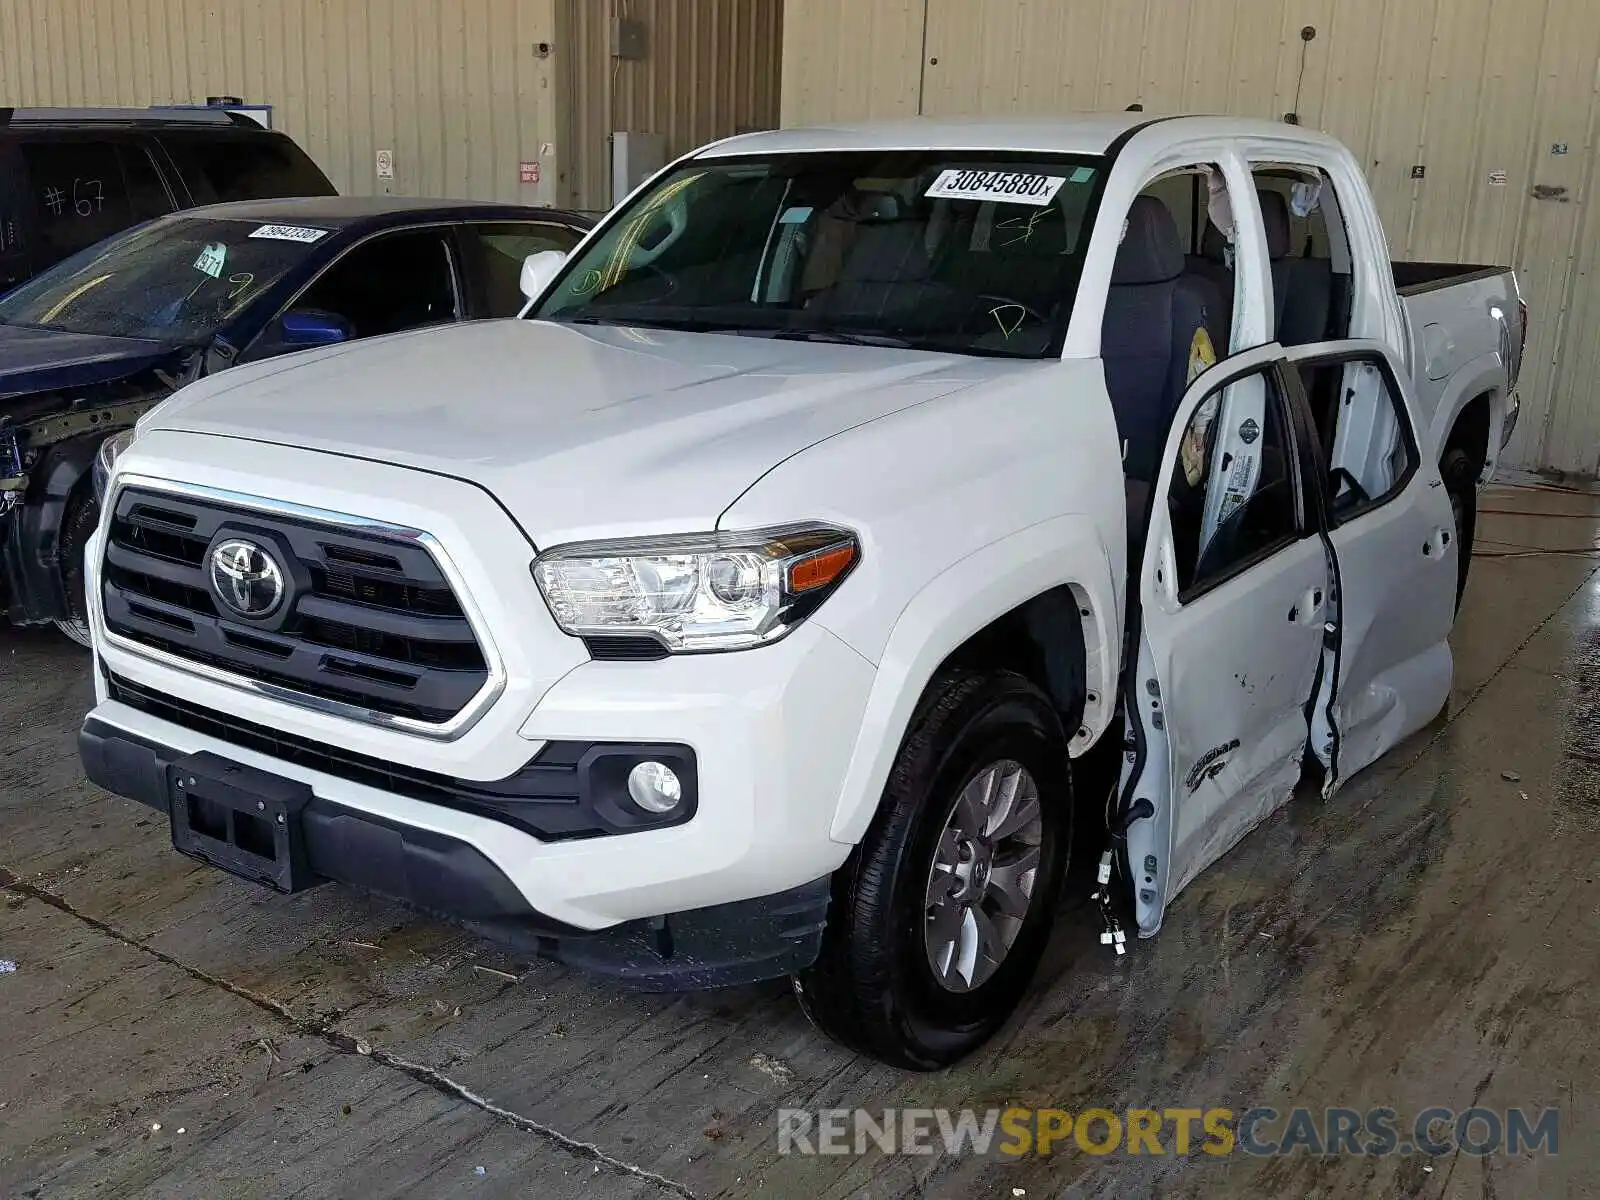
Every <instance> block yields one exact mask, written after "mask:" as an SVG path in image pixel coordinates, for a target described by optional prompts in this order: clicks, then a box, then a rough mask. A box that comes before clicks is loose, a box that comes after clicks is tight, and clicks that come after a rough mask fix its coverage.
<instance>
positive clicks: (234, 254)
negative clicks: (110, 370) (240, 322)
mask: <svg viewBox="0 0 1600 1200" xmlns="http://www.w3.org/2000/svg"><path fill="white" fill-rule="evenodd" d="M328 232H329V231H327V230H324V229H312V228H309V227H304V226H298V225H295V226H289V225H264V224H262V223H261V222H260V221H230V220H211V219H206V218H194V217H183V216H178V217H171V218H166V219H163V220H160V221H155V222H152V223H151V224H149V225H144V226H141V227H140V228H138V229H135V230H132V231H130V232H128V233H126V234H124V235H122V236H121V237H118V238H113V239H111V240H109V241H105V242H101V243H100V244H99V245H96V246H91V247H90V248H89V249H87V250H84V251H82V252H81V253H79V254H76V255H74V256H73V257H71V258H69V259H67V260H66V261H65V262H61V263H58V264H57V265H56V266H54V267H52V268H50V269H49V270H48V271H45V272H43V273H42V274H40V275H39V276H37V277H36V278H34V279H33V280H32V281H31V282H30V283H26V284H24V285H23V286H22V287H20V288H18V289H17V290H16V291H14V292H12V293H11V294H10V295H8V296H6V297H5V298H4V299H3V300H0V324H5V325H27V326H33V327H36V328H40V329H55V330H60V331H62V332H64V333H93V334H101V335H105V336H109V337H127V338H151V339H155V340H158V341H166V342H180V343H184V344H188V345H196V346H198V345H203V344H205V343H206V342H209V341H210V340H211V337H212V335H213V334H215V333H216V332H217V331H218V330H219V329H220V328H221V327H222V326H223V325H224V324H226V323H227V322H228V321H229V320H231V319H232V318H233V317H234V316H235V315H237V314H238V313H239V312H240V311H241V310H242V309H243V308H244V306H245V305H247V304H249V303H250V302H251V301H252V300H254V299H255V298H256V296H258V295H260V294H261V293H262V292H263V291H265V290H266V289H267V288H270V287H271V286H272V285H273V284H275V283H277V282H278V281H279V280H280V279H282V278H283V277H284V276H285V275H286V274H287V273H288V272H289V271H290V270H292V269H293V268H294V267H295V265H296V264H298V263H299V262H301V261H302V260H303V259H304V258H305V257H306V256H307V255H308V254H310V253H311V252H312V248H313V247H314V245H315V244H316V242H318V241H320V240H321V239H322V238H323V237H325V236H328Z"/></svg>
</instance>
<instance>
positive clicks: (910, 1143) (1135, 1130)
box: [778, 1107, 1561, 1157]
mask: <svg viewBox="0 0 1600 1200" xmlns="http://www.w3.org/2000/svg"><path fill="white" fill-rule="evenodd" d="M1560 1123H1561V1111H1560V1109H1555V1108H1546V1109H1541V1110H1539V1112H1538V1114H1537V1115H1530V1113H1529V1112H1528V1111H1526V1110H1524V1109H1520V1108H1511V1109H1506V1110H1505V1111H1504V1112H1501V1111H1499V1110H1496V1109H1491V1108H1468V1109H1462V1110H1460V1111H1459V1112H1458V1111H1457V1110H1455V1109H1452V1108H1445V1107H1434V1108H1425V1109H1423V1110H1422V1111H1421V1112H1419V1113H1418V1114H1417V1115H1416V1117H1415V1118H1414V1119H1413V1120H1411V1121H1410V1122H1409V1123H1408V1122H1404V1121H1402V1119H1401V1117H1400V1114H1399V1113H1398V1112H1397V1111H1396V1110H1394V1109H1392V1108H1369V1109H1366V1110H1364V1111H1362V1110H1357V1109H1354V1108H1325V1109H1321V1110H1320V1111H1319V1110H1316V1109H1310V1108H1293V1109H1289V1110H1288V1111H1287V1112H1279V1110H1277V1109H1275V1108H1266V1107H1261V1108H1252V1109H1248V1110H1246V1111H1245V1112H1243V1113H1242V1114H1238V1115H1237V1117H1236V1115H1235V1113H1234V1110H1232V1109H1229V1108H1204V1109H1202V1108H1167V1109H1154V1108H1130V1109H1126V1110H1122V1111H1120V1112H1113V1111H1111V1110H1110V1109H1106V1108H1086V1109H1084V1110H1082V1111H1081V1112H1077V1113H1073V1112H1071V1111H1070V1110H1068V1109H1064V1108H1006V1109H999V1108H991V1109H986V1110H983V1111H981V1112H980V1111H979V1110H976V1109H970V1108H964V1109H948V1108H886V1109H882V1110H879V1111H877V1112H871V1111H868V1110H867V1109H864V1108H817V1109H811V1108H780V1109H779V1110H778V1153H779V1154H867V1153H869V1152H871V1151H874V1150H876V1151H877V1152H879V1153H882V1154H947V1155H952V1156H954V1155H962V1154H978V1155H986V1154H1003V1155H1008V1156H1011V1157H1021V1156H1024V1155H1049V1154H1061V1153H1067V1152H1074V1151H1075V1152H1078V1153H1082V1154H1096V1155H1103V1154H1114V1153H1123V1154H1150V1155H1155V1154H1171V1155H1174V1156H1177V1157H1182V1156H1184V1155H1188V1154H1190V1153H1192V1152H1194V1151H1195V1150H1197V1149H1198V1150H1199V1151H1200V1152H1201V1153H1204V1154H1210V1155H1214V1156H1217V1157H1222V1156H1225V1155H1234V1154H1248V1155H1255V1156H1261V1157H1270V1156H1274V1155H1286V1154H1310V1155H1318V1156H1321V1155H1351V1156H1356V1157H1368V1156H1372V1157H1383V1156H1386V1155H1391V1154H1401V1155H1409V1154H1425V1155H1429V1156H1435V1157H1436V1156H1439V1155H1445V1154H1454V1153H1456V1152H1457V1151H1460V1152H1461V1153H1463V1154H1470V1155H1476V1156H1479V1157H1482V1156H1486V1155H1491V1154H1506V1155H1520V1154H1533V1153H1535V1152H1542V1153H1545V1154H1555V1153H1556V1152H1557V1144H1558V1135H1559V1133H1560Z"/></svg>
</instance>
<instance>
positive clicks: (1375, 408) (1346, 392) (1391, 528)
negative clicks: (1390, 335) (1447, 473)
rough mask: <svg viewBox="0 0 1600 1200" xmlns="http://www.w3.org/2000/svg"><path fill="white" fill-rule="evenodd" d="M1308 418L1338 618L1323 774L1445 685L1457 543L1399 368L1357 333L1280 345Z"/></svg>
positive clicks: (1443, 693) (1429, 712)
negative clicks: (1318, 464)
mask: <svg viewBox="0 0 1600 1200" xmlns="http://www.w3.org/2000/svg"><path fill="white" fill-rule="evenodd" d="M1291 359H1292V361H1293V362H1294V363H1295V364H1296V366H1297V367H1298V368H1299V370H1298V371H1297V372H1296V374H1297V376H1298V381H1299V382H1303V385H1304V387H1305V389H1306V392H1307V393H1308V400H1309V411H1311V412H1312V413H1313V414H1314V416H1315V419H1316V422H1317V426H1318V429H1317V435H1318V436H1317V440H1318V442H1319V443H1320V445H1321V453H1322V456H1323V461H1322V467H1323V473H1324V476H1325V486H1326V495H1327V504H1328V510H1329V523H1330V526H1331V528H1330V531H1329V540H1330V542H1331V543H1332V546H1333V553H1334V558H1335V561H1336V564H1337V570H1338V581H1339V588H1338V601H1337V606H1336V610H1335V612H1334V614H1333V616H1332V619H1333V621H1334V623H1335V625H1336V628H1337V637H1336V641H1335V644H1334V645H1333V646H1332V647H1330V650H1329V654H1328V662H1327V665H1326V668H1325V671H1324V679H1323V683H1322V689H1321V692H1320V694H1319V696H1318V699H1317V704H1316V712H1317V719H1316V724H1317V729H1316V734H1315V737H1314V738H1313V747H1314V749H1315V750H1316V753H1317V756H1318V757H1319V758H1320V759H1322V761H1323V765H1324V766H1330V767H1331V770H1330V772H1329V777H1328V781H1327V784H1326V786H1325V788H1324V791H1325V793H1326V794H1328V795H1331V794H1332V793H1333V791H1334V790H1335V789H1336V788H1337V787H1338V785H1339V784H1340V783H1342V782H1343V781H1344V780H1345V779H1347V778H1349V777H1350V776H1351V775H1353V774H1354V773H1355V772H1357V771H1359V770H1361V768H1363V767H1365V766H1367V765H1368V764H1370V763H1372V762H1373V761H1374V760H1376V759H1377V758H1378V757H1379V756H1380V755H1382V754H1383V753H1384V752H1385V751H1387V750H1388V749H1389V748H1390V747H1392V746H1393V745H1395V743H1397V742H1399V741H1400V740H1401V739H1402V738H1404V737H1407V736H1408V735H1410V734H1411V733H1414V732H1415V731H1416V730H1418V729H1420V728H1421V727H1422V726H1424V725H1425V724H1427V723H1428V722H1429V721H1430V720H1432V719H1433V717H1434V716H1435V715H1436V714H1437V713H1438V712H1439V710H1440V709H1441V708H1442V707H1443V706H1444V703H1445V701H1446V700H1447V699H1448V698H1449V695H1450V684H1451V676H1452V670H1453V663H1452V658H1451V653H1450V643H1449V640H1448V639H1449V636H1450V630H1451V627H1452V626H1453V624H1454V622H1455V599H1456V591H1455V589H1456V555H1457V553H1459V551H1460V548H1459V547H1457V546H1456V545H1455V543H1454V538H1453V537H1452V534H1451V531H1452V528H1453V524H1454V522H1453V520H1452V516H1451V511H1450V499H1449V496H1448V495H1447V494H1446V492H1445V489H1444V483H1443V480H1442V479H1441V478H1440V476H1439V468H1438V465H1437V464H1436V463H1434V462H1432V461H1431V460H1429V459H1426V458H1425V457H1424V456H1422V454H1421V453H1420V449H1419V444H1418V441H1417V436H1416V428H1415V421H1414V416H1413V414H1414V412H1415V406H1414V404H1413V403H1412V401H1411V397H1410V396H1409V394H1408V392H1407V390H1406V387H1405V384H1404V383H1403V382H1402V380H1403V379H1404V376H1403V375H1402V374H1401V373H1400V372H1399V371H1398V370H1397V369H1396V364H1395V363H1394V361H1393V359H1392V358H1391V357H1390V356H1389V354H1388V352H1387V350H1386V349H1385V348H1384V347H1383V346H1381V345H1379V344H1377V343H1369V342H1346V343H1340V344H1337V345H1333V346H1330V345H1322V346H1316V347H1308V348H1306V349H1305V350H1303V351H1296V352H1295V353H1294V354H1293V355H1291Z"/></svg>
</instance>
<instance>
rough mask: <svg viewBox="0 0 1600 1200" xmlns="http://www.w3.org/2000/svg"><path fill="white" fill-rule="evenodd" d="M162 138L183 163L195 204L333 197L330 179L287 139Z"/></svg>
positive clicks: (167, 135) (186, 135)
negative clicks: (294, 197)
mask: <svg viewBox="0 0 1600 1200" xmlns="http://www.w3.org/2000/svg"><path fill="white" fill-rule="evenodd" d="M162 136H163V138H164V139H165V141H166V144H167V149H168V150H169V151H170V152H171V153H172V154H173V156H174V157H175V158H176V159H177V160H178V161H179V162H180V163H181V164H182V166H183V172H184V176H185V179H186V181H187V182H188V185H189V191H190V193H191V194H192V195H193V196H194V202H195V203H196V204H214V203H217V202H219V201H221V202H225V201H229V200H265V199H273V198H276V197H278V196H329V195H332V194H333V190H334V189H333V185H332V184H331V183H329V182H328V178H327V176H325V175H324V174H323V173H322V172H321V171H319V170H318V169H317V166H316V164H315V163H313V162H312V161H311V159H310V158H308V157H307V156H306V153H305V151H303V150H301V149H300V147H299V146H296V145H295V144H294V143H293V142H292V141H290V140H289V139H288V138H286V137H281V136H277V135H264V134H263V135H245V136H232V137H205V136H196V135H193V134H181V133H168V134H163V135H162Z"/></svg>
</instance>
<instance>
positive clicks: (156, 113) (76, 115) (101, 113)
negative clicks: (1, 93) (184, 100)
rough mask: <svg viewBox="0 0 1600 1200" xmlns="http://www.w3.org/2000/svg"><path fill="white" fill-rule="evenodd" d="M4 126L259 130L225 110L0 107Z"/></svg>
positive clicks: (161, 107) (2, 125) (156, 106)
mask: <svg viewBox="0 0 1600 1200" xmlns="http://www.w3.org/2000/svg"><path fill="white" fill-rule="evenodd" d="M7 125H238V126H245V127H248V128H251V129H260V128H261V125H260V124H259V123H258V122H256V121H253V120H251V119H250V118H249V117H248V116H246V115H245V114H244V113H236V112H230V111H229V110H228V109H226V108H220V107H219V108H179V107H176V106H173V107H167V106H163V105H159V104H153V105H151V106H150V107H149V108H0V128H3V127H5V126H7Z"/></svg>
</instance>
